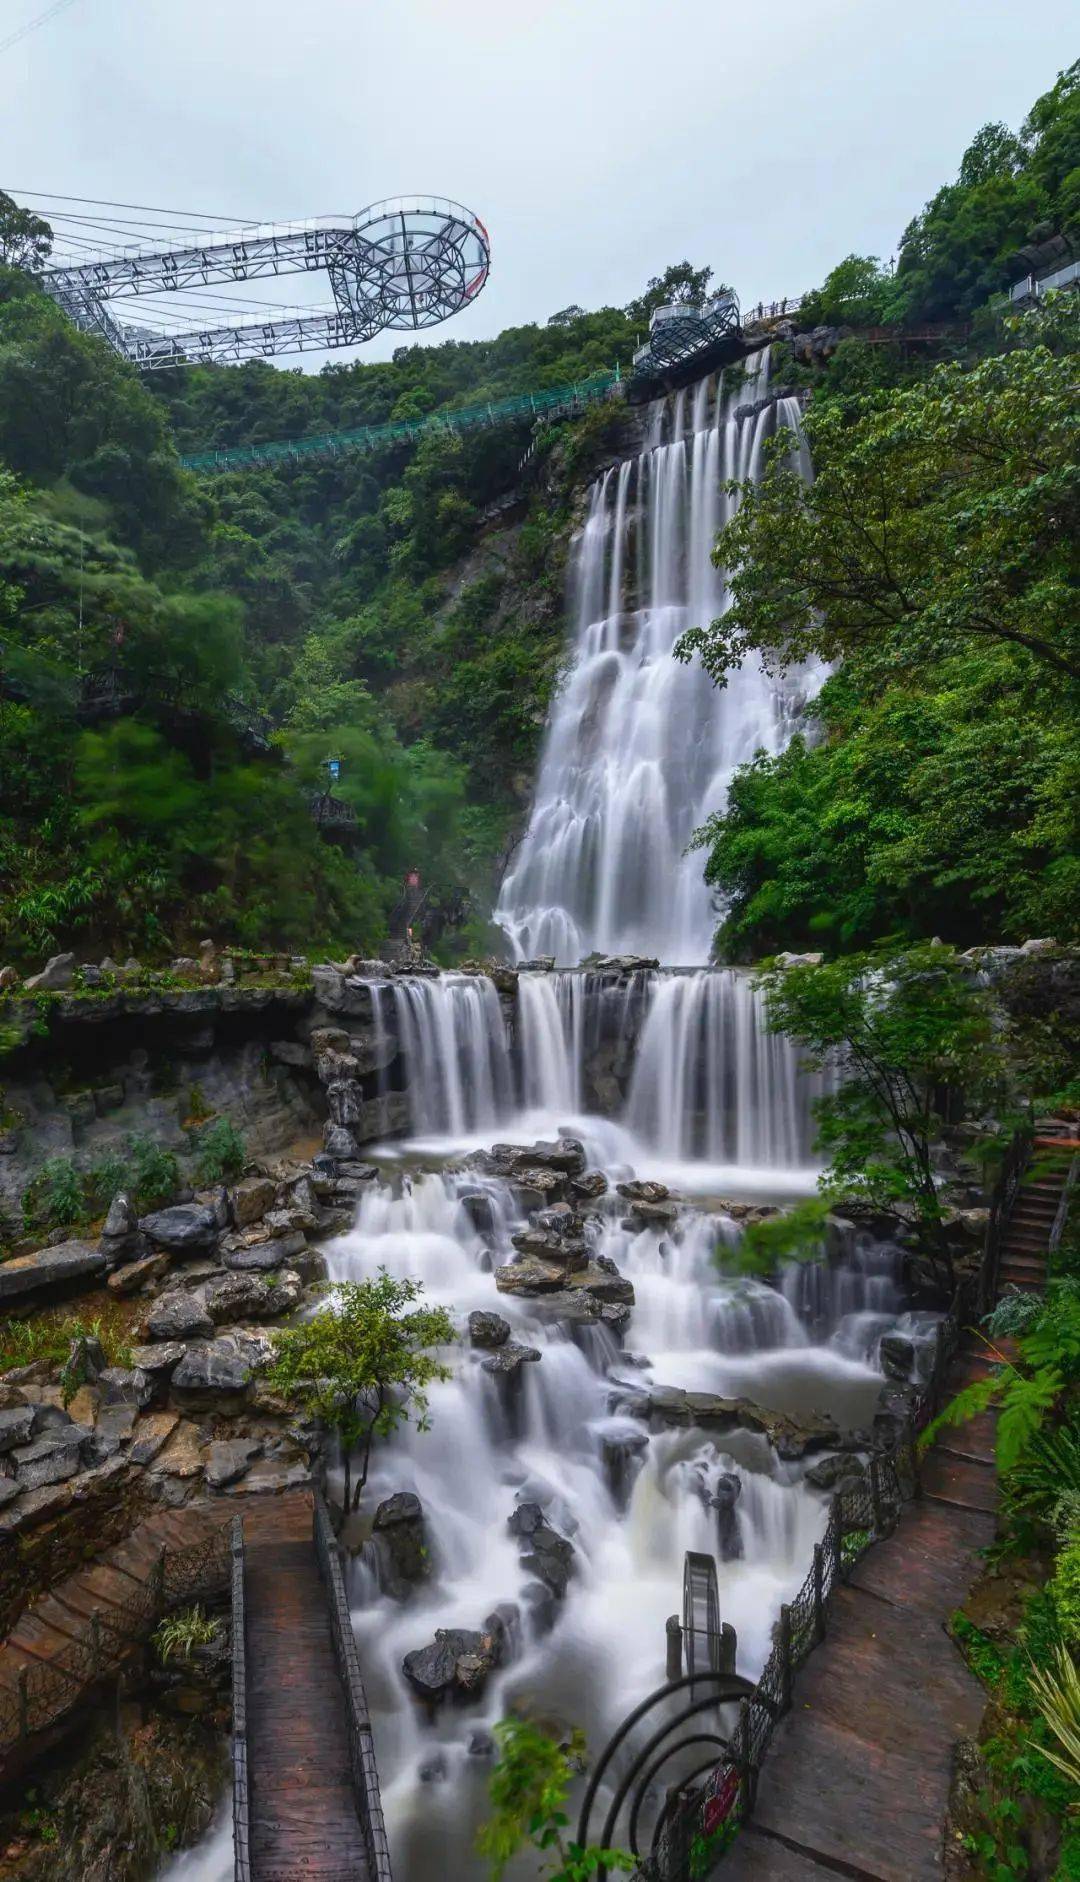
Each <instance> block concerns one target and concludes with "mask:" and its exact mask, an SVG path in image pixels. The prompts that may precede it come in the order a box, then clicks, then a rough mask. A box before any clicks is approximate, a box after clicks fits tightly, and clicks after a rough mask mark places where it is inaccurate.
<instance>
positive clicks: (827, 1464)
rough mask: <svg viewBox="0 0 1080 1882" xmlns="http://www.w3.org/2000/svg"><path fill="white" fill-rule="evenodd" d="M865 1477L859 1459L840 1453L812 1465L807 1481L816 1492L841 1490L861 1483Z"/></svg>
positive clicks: (822, 1458) (820, 1459) (823, 1458)
mask: <svg viewBox="0 0 1080 1882" xmlns="http://www.w3.org/2000/svg"><path fill="white" fill-rule="evenodd" d="M863 1476H864V1471H863V1467H862V1464H861V1463H860V1462H859V1460H858V1458H857V1457H852V1456H851V1455H850V1454H847V1455H845V1453H844V1452H843V1451H838V1452H835V1453H834V1454H833V1456H831V1457H821V1458H819V1459H818V1461H817V1463H815V1464H811V1466H810V1468H809V1470H808V1471H807V1473H806V1479H805V1481H806V1482H807V1483H808V1484H810V1485H811V1486H812V1487H813V1488H814V1489H815V1490H839V1489H841V1488H844V1487H850V1486H853V1485H855V1484H858V1483H861V1481H862V1478H863Z"/></svg>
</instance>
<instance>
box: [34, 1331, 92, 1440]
mask: <svg viewBox="0 0 1080 1882" xmlns="http://www.w3.org/2000/svg"><path fill="white" fill-rule="evenodd" d="M107 1365H108V1361H107V1359H106V1358H105V1349H104V1347H103V1346H102V1344H101V1341H100V1340H99V1339H98V1337H97V1335H96V1334H94V1333H80V1334H79V1335H78V1337H77V1338H76V1339H74V1340H72V1342H71V1345H70V1346H69V1347H68V1356H67V1359H66V1360H65V1361H64V1371H65V1373H66V1375H67V1377H68V1379H69V1380H72V1381H75V1382H77V1383H78V1384H79V1385H93V1383H94V1381H95V1380H96V1379H98V1378H100V1376H101V1374H102V1373H103V1372H104V1371H105V1368H106V1366H107ZM38 1413H39V1420H40V1421H41V1422H44V1420H45V1417H46V1415H47V1410H46V1407H45V1406H40V1407H39V1408H38ZM64 1422H66V1416H65V1419H64Z"/></svg>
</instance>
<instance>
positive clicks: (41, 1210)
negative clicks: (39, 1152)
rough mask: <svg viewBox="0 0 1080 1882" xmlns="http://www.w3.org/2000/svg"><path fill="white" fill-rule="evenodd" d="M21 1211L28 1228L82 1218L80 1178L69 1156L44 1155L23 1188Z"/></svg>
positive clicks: (66, 1223)
mask: <svg viewBox="0 0 1080 1882" xmlns="http://www.w3.org/2000/svg"><path fill="white" fill-rule="evenodd" d="M22 1212H23V1222H24V1223H25V1225H26V1227H27V1229H28V1230H33V1229H36V1228H42V1229H45V1228H67V1227H69V1226H70V1225H71V1224H73V1223H75V1222H84V1221H86V1219H87V1214H88V1211H87V1205H86V1198H85V1196H84V1194H83V1185H82V1178H81V1177H80V1174H79V1172H78V1170H77V1169H76V1167H75V1165H74V1163H73V1162H72V1160H71V1158H70V1157H49V1158H47V1160H46V1161H45V1162H44V1163H43V1164H42V1166H41V1168H40V1170H39V1171H38V1173H37V1175H36V1176H35V1177H33V1178H32V1179H31V1181H30V1182H29V1183H28V1184H27V1186H26V1188H25V1189H24V1191H23V1196H22Z"/></svg>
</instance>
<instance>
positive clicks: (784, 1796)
mask: <svg viewBox="0 0 1080 1882" xmlns="http://www.w3.org/2000/svg"><path fill="white" fill-rule="evenodd" d="M983 1370H984V1366H983V1363H982V1362H981V1361H980V1360H979V1359H977V1358H976V1357H975V1356H974V1355H971V1356H969V1355H967V1354H962V1355H961V1356H960V1357H959V1358H958V1360H957V1363H956V1366H955V1367H954V1369H953V1376H952V1378H951V1380H950V1385H951V1386H952V1388H953V1389H954V1390H959V1388H960V1387H961V1386H962V1385H964V1384H966V1383H967V1382H968V1380H969V1379H970V1378H972V1377H974V1376H976V1374H978V1373H981V1372H982V1371H983ZM995 1488H996V1486H995V1478H994V1465H993V1423H992V1419H991V1418H990V1417H989V1416H985V1417H982V1418H978V1419H975V1420H973V1421H972V1423H971V1424H970V1425H966V1426H964V1427H962V1428H961V1429H959V1430H957V1431H953V1432H946V1433H944V1434H943V1441H942V1442H941V1443H940V1444H938V1445H937V1446H936V1447H935V1448H934V1450H933V1451H932V1452H931V1453H930V1455H929V1456H928V1457H927V1458H926V1459H925V1461H924V1465H923V1496H922V1497H921V1499H920V1500H919V1501H918V1502H916V1503H914V1504H911V1505H909V1506H908V1507H907V1508H906V1509H905V1510H904V1512H903V1514H902V1516H901V1518H900V1522H899V1525H898V1527H897V1529H896V1530H895V1531H894V1533H893V1534H892V1535H891V1536H889V1537H887V1538H886V1539H885V1540H884V1541H882V1542H879V1543H877V1544H875V1546H874V1547H873V1548H872V1549H870V1550H868V1552H867V1554H866V1555H865V1556H864V1557H863V1558H862V1560H861V1561H860V1562H859V1563H858V1565H857V1567H856V1568H855V1570H854V1571H853V1573H852V1576H851V1580H850V1582H849V1583H848V1584H847V1585H846V1586H842V1587H839V1588H837V1589H836V1590H835V1591H834V1594H833V1597H832V1600H831V1602H830V1604H829V1629H828V1633H827V1635H826V1637H825V1639H824V1641H823V1642H822V1644H821V1645H820V1646H819V1647H817V1648H816V1649H815V1651H814V1652H813V1653H812V1654H811V1655H810V1658H809V1660H808V1661H807V1662H806V1665H805V1666H804V1667H803V1668H802V1670H801V1671H800V1672H799V1674H798V1675H797V1677H796V1681H795V1695H794V1705H793V1707H792V1710H791V1712H790V1713H789V1714H788V1715H787V1717H786V1718H785V1719H783V1720H782V1722H781V1724H780V1726H779V1727H778V1729H777V1732H776V1735H775V1737H774V1739H773V1742H772V1746H771V1749H770V1751H769V1753H768V1755H767V1757H766V1759H765V1763H764V1766H763V1768H762V1771H761V1777H760V1781H759V1788H758V1796H757V1805H756V1808H755V1811H754V1815H753V1817H752V1818H751V1820H750V1822H749V1823H748V1824H747V1826H746V1828H745V1829H744V1830H743V1831H742V1833H741V1834H740V1836H739V1838H738V1841H737V1842H736V1843H735V1845H734V1847H733V1849H732V1851H731V1853H730V1855H729V1856H727V1857H726V1858H725V1860H724V1863H723V1865H722V1867H721V1869H720V1871H719V1873H720V1875H722V1876H723V1877H724V1882H827V1878H829V1877H833V1878H835V1877H836V1876H838V1875H840V1876H849V1877H856V1878H864V1879H865V1882H923V1878H927V1879H929V1878H940V1877H941V1875H942V1873H943V1844H944V1824H945V1814H946V1810H947V1806H948V1799H949V1787H950V1784H951V1780H952V1768H953V1754H954V1747H955V1744H956V1741H957V1739H958V1738H961V1737H966V1736H969V1735H972V1734H974V1733H975V1732H976V1731H977V1730H978V1726H979V1721H980V1719H981V1717H982V1711H983V1706H984V1704H985V1699H986V1695H985V1693H984V1691H983V1688H982V1686H981V1685H980V1684H979V1682H978V1680H976V1679H975V1677H974V1676H973V1674H971V1673H969V1671H968V1669H967V1667H966V1666H965V1664H964V1661H963V1659H962V1658H961V1656H960V1654H959V1652H958V1651H957V1649H956V1648H955V1647H954V1646H953V1644H952V1642H951V1641H950V1640H949V1639H947V1638H946V1637H945V1635H944V1634H943V1628H944V1624H945V1622H946V1621H947V1620H948V1618H949V1616H950V1614H951V1613H952V1612H953V1610H954V1609H955V1608H956V1607H957V1606H959V1604H960V1603H961V1602H962V1601H963V1599H964V1596H965V1595H966V1594H967V1591H968V1589H969V1588H970V1586H971V1584H972V1582H973V1581H974V1580H975V1577H976V1575H977V1574H978V1571H979V1567H980V1557H979V1551H980V1550H981V1549H983V1548H985V1547H986V1545H987V1544H988V1543H989V1542H990V1541H992V1539H993V1535H994V1504H995Z"/></svg>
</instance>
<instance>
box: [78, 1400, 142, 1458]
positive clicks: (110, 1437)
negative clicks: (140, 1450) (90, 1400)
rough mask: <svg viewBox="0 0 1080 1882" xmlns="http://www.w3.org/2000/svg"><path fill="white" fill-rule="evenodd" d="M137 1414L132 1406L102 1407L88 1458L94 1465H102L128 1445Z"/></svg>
mask: <svg viewBox="0 0 1080 1882" xmlns="http://www.w3.org/2000/svg"><path fill="white" fill-rule="evenodd" d="M137 1417H138V1412H137V1411H136V1409H135V1406H134V1405H121V1404H115V1405H104V1406H103V1407H102V1409H101V1411H100V1412H99V1413H98V1417H97V1422H96V1423H95V1425H94V1435H93V1438H92V1439H91V1441H90V1444H89V1447H88V1456H89V1458H90V1460H91V1462H92V1463H94V1464H104V1463H105V1462H106V1460H107V1459H108V1458H110V1457H115V1456H116V1454H117V1452H118V1451H120V1450H121V1449H122V1448H123V1446H124V1445H126V1444H127V1443H129V1441H130V1439H131V1435H132V1432H133V1431H134V1429H135V1420H136V1419H137Z"/></svg>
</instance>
